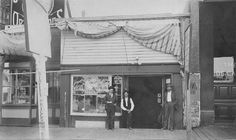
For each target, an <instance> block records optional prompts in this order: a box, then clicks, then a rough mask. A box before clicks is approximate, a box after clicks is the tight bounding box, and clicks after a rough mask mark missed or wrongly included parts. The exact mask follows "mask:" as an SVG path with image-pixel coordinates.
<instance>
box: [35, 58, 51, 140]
mask: <svg viewBox="0 0 236 140" xmlns="http://www.w3.org/2000/svg"><path fill="white" fill-rule="evenodd" d="M34 58H35V63H36V81H37V92H38V114H39V136H40V138H41V139H49V129H48V128H49V127H48V100H47V97H48V85H47V82H46V61H47V59H46V57H45V56H42V55H34Z"/></svg>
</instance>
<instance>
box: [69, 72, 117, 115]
mask: <svg viewBox="0 0 236 140" xmlns="http://www.w3.org/2000/svg"><path fill="white" fill-rule="evenodd" d="M71 80H72V81H71V83H72V87H71V89H72V94H71V114H72V115H82V114H85V115H90V114H91V115H93V114H94V115H95V114H97V115H105V113H106V112H105V96H106V93H107V92H108V87H109V86H110V85H114V84H113V81H114V80H113V78H112V76H109V75H73V76H72V77H71ZM114 86H117V87H116V95H117V97H118V99H119V100H120V95H121V85H116V84H115V85H114ZM117 105H118V106H117V109H116V111H117V112H120V109H119V108H120V107H119V105H120V102H118V103H117Z"/></svg>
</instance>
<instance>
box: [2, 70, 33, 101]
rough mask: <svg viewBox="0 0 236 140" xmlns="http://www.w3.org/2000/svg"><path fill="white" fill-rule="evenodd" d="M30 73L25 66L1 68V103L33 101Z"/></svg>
mask: <svg viewBox="0 0 236 140" xmlns="http://www.w3.org/2000/svg"><path fill="white" fill-rule="evenodd" d="M32 79H33V78H32V74H31V70H30V69H27V68H18V69H17V68H14V69H4V70H3V86H2V93H3V94H2V104H31V103H34V102H35V101H34V94H32V88H33V86H32V84H31V83H32Z"/></svg>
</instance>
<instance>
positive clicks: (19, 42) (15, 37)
mask: <svg viewBox="0 0 236 140" xmlns="http://www.w3.org/2000/svg"><path fill="white" fill-rule="evenodd" d="M0 44H1V47H0V54H2V55H20V56H31V53H29V52H27V51H26V47H25V33H24V28H23V27H17V29H6V30H1V31H0Z"/></svg>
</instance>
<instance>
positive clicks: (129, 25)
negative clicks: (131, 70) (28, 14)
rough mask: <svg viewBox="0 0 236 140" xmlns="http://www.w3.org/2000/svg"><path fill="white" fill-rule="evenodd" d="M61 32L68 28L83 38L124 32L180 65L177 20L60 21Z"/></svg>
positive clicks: (178, 25)
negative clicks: (172, 56)
mask: <svg viewBox="0 0 236 140" xmlns="http://www.w3.org/2000/svg"><path fill="white" fill-rule="evenodd" d="M57 27H58V28H59V29H61V30H63V29H67V28H70V29H72V30H74V32H75V35H79V36H81V37H85V38H91V39H95V38H103V37H107V36H109V35H112V34H114V33H116V32H118V31H120V30H124V31H125V32H126V33H127V35H128V36H130V37H131V38H132V39H133V40H135V41H136V42H138V43H139V44H140V45H142V46H144V47H147V48H150V49H152V50H155V51H160V52H164V53H167V54H172V55H174V56H176V57H177V59H178V60H179V62H180V63H181V44H180V23H179V20H177V19H173V20H145V21H127V22H124V23H122V24H120V22H119V23H118V22H70V21H60V22H58V23H57Z"/></svg>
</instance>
